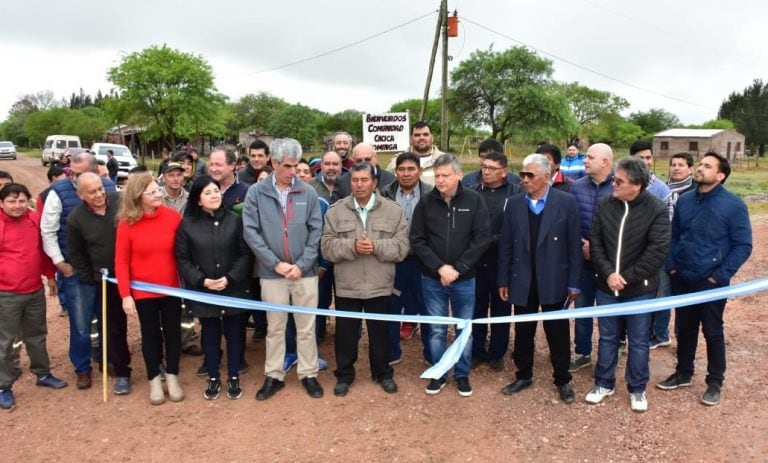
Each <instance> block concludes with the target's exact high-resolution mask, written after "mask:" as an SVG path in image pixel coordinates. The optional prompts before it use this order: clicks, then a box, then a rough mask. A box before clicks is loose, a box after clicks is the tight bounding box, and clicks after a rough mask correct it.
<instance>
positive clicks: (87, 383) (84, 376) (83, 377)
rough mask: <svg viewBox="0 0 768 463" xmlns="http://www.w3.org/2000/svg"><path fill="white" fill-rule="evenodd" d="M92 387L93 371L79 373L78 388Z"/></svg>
mask: <svg viewBox="0 0 768 463" xmlns="http://www.w3.org/2000/svg"><path fill="white" fill-rule="evenodd" d="M90 387H91V372H90V371H88V372H85V373H78V374H77V388H78V389H90Z"/></svg>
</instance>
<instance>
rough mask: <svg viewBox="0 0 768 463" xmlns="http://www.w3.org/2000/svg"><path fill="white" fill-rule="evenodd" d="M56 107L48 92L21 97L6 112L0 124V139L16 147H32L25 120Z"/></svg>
mask: <svg viewBox="0 0 768 463" xmlns="http://www.w3.org/2000/svg"><path fill="white" fill-rule="evenodd" d="M54 106H56V99H55V97H54V94H53V92H52V91H50V90H42V91H39V92H37V93H27V94H25V95H22V96H21V97H20V98H19V100H18V101H16V102H15V103H14V104H13V106H11V109H10V110H9V111H8V117H7V118H6V120H5V121H4V122H3V123H2V124H0V138H2V139H3V140H10V141H12V142H14V143H15V144H16V145H20V146H33V144H31V143H30V140H29V135H28V134H27V132H26V130H25V126H26V122H27V118H28V117H29V116H30V115H31V114H32V113H34V112H37V111H45V110H46V109H49V108H52V107H54Z"/></svg>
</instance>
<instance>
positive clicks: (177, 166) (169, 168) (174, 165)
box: [165, 162, 184, 172]
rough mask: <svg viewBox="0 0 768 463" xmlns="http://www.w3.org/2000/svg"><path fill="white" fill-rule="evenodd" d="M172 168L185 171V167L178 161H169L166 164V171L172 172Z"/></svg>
mask: <svg viewBox="0 0 768 463" xmlns="http://www.w3.org/2000/svg"><path fill="white" fill-rule="evenodd" d="M172 170H180V171H182V172H184V168H183V167H181V164H179V163H178V162H169V163H168V166H166V168H165V171H166V172H170V171H172Z"/></svg>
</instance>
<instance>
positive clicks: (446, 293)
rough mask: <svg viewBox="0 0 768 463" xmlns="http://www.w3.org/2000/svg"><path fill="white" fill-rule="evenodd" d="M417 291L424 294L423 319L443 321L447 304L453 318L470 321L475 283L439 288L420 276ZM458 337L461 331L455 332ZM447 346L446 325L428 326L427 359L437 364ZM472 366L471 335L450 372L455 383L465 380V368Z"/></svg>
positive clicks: (439, 284)
mask: <svg viewBox="0 0 768 463" xmlns="http://www.w3.org/2000/svg"><path fill="white" fill-rule="evenodd" d="M421 289H422V293H423V294H424V303H425V304H426V308H427V315H432V316H437V317H447V316H448V315H449V314H448V303H449V302H450V304H451V310H452V312H453V316H454V317H456V318H463V319H465V320H471V319H472V314H473V313H474V311H475V279H474V278H470V279H468V280H459V281H455V282H453V283H452V284H451V285H450V286H447V287H446V286H443V285H442V283H440V280H435V279H433V278H430V277H427V276H425V275H422V276H421ZM460 334H461V330H458V329H457V330H456V336H457V337H458V336H459V335H460ZM447 342H448V326H447V325H431V333H430V336H429V354H430V358H431V359H432V360H433V361H434V362H437V361H438V360H440V358H441V357H442V356H443V354H444V353H445V349H446V344H447ZM471 362H472V334H471V333H470V335H469V342H467V345H466V347H465V348H464V351H463V352H462V353H461V358H459V362H458V363H457V364H456V367H455V368H454V370H453V376H454V378H456V379H459V378H468V377H469V368H470V365H471Z"/></svg>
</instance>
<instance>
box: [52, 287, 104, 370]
mask: <svg viewBox="0 0 768 463" xmlns="http://www.w3.org/2000/svg"><path fill="white" fill-rule="evenodd" d="M61 283H62V286H61V288H59V291H61V292H63V293H64V294H65V297H66V299H67V305H68V311H67V315H68V316H69V360H70V361H71V362H72V365H73V366H74V367H75V373H87V372H89V371H91V356H92V355H93V350H92V348H91V320H93V316H94V314H95V312H96V310H97V302H98V301H97V300H96V294H97V292H98V288H97V287H96V286H94V285H89V284H86V283H83V282H81V281H80V278H78V276H77V274H74V275H72V276H71V277H69V278H67V277H64V276H62V278H61Z"/></svg>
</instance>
